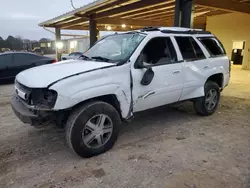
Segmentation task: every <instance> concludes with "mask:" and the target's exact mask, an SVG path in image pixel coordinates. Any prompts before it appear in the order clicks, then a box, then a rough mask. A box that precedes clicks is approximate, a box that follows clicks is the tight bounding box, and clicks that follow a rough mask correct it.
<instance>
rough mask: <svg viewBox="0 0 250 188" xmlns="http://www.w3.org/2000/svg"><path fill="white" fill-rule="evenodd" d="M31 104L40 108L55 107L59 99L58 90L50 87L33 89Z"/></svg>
mask: <svg viewBox="0 0 250 188" xmlns="http://www.w3.org/2000/svg"><path fill="white" fill-rule="evenodd" d="M30 99H31V101H30V103H31V105H34V106H35V107H39V108H53V107H54V106H55V103H56V99H57V92H56V91H54V90H48V89H33V90H32V93H31V98H30Z"/></svg>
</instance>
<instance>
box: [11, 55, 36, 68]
mask: <svg viewBox="0 0 250 188" xmlns="http://www.w3.org/2000/svg"><path fill="white" fill-rule="evenodd" d="M14 58H15V65H19V66H20V65H29V64H32V63H34V62H35V61H36V60H38V58H39V57H38V56H36V55H33V54H22V53H20V54H15V55H14Z"/></svg>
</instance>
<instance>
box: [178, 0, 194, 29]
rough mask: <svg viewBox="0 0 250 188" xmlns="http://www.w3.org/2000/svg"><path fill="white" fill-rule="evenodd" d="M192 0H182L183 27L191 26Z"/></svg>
mask: <svg viewBox="0 0 250 188" xmlns="http://www.w3.org/2000/svg"><path fill="white" fill-rule="evenodd" d="M192 4H193V1H192V0H182V8H181V10H182V14H181V27H187V28H190V27H191V17H192Z"/></svg>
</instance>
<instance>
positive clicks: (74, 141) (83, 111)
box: [66, 101, 121, 158]
mask: <svg viewBox="0 0 250 188" xmlns="http://www.w3.org/2000/svg"><path fill="white" fill-rule="evenodd" d="M120 124H121V119H120V116H119V114H118V112H117V110H116V109H115V108H114V107H113V106H112V105H110V104H108V103H105V102H100V101H93V102H88V103H86V104H84V105H82V106H80V107H78V108H77V109H75V110H74V111H73V112H72V114H71V115H70V116H69V119H68V121H67V124H66V141H67V144H68V145H69V146H70V148H71V149H72V150H73V151H74V152H76V153H77V154H78V155H79V156H81V157H84V158H86V157H92V156H95V155H99V154H101V153H104V152H105V151H108V150H109V149H111V148H112V147H113V145H114V144H115V142H116V140H117V137H118V132H119V126H120Z"/></svg>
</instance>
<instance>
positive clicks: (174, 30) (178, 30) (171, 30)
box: [137, 27, 213, 36]
mask: <svg viewBox="0 0 250 188" xmlns="http://www.w3.org/2000/svg"><path fill="white" fill-rule="evenodd" d="M137 32H142V33H145V34H156V32H157V33H165V34H183V35H210V36H213V34H212V33H211V32H209V31H203V30H201V29H191V28H184V27H146V28H143V29H141V30H137Z"/></svg>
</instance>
